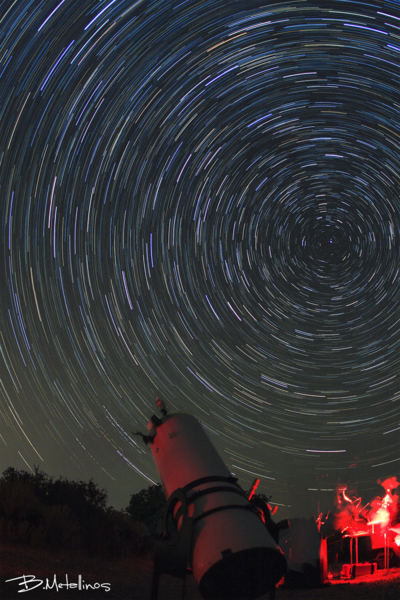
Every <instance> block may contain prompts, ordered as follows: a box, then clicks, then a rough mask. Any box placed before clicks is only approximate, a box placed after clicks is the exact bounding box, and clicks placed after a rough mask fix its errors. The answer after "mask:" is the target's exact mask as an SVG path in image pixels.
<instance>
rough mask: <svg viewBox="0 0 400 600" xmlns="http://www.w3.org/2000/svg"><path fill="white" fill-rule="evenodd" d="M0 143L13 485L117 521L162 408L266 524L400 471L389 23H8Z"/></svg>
mask: <svg viewBox="0 0 400 600" xmlns="http://www.w3.org/2000/svg"><path fill="white" fill-rule="evenodd" d="M0 123H1V130H0V131H1V136H0V190H1V200H0V223H1V249H0V253H1V254H0V265H1V266H0V269H1V271H0V281H1V286H0V306H1V320H0V350H1V356H0V378H1V382H0V397H1V411H2V422H1V446H0V453H1V459H0V466H1V470H2V471H3V470H4V469H5V468H6V467H8V466H10V465H12V466H14V467H16V468H20V469H26V470H29V469H31V468H32V467H33V465H39V466H40V468H41V469H43V470H44V471H45V472H46V473H48V474H50V475H54V476H59V475H64V476H66V477H68V478H71V479H78V478H81V479H83V480H85V481H87V480H89V479H90V478H91V477H93V478H94V479H95V481H96V482H98V483H99V485H100V486H101V487H103V486H104V487H106V488H107V489H108V491H109V502H110V504H112V505H113V506H115V508H122V507H126V506H127V505H128V503H129V497H130V494H131V493H133V492H138V491H139V490H141V489H142V488H144V487H147V486H148V485H150V484H152V483H154V482H158V481H160V478H159V476H158V474H157V471H156V468H155V466H154V463H153V459H152V457H151V454H150V451H149V449H148V448H146V446H145V445H144V444H143V442H142V441H141V439H140V437H138V436H134V435H133V433H132V432H136V431H138V430H141V431H143V432H146V425H147V422H148V420H149V418H150V416H151V415H152V414H153V413H154V412H155V411H156V406H155V398H156V396H160V397H162V398H163V399H164V401H165V403H166V404H167V407H168V408H169V410H170V412H175V411H180V412H188V413H190V414H193V415H194V416H195V417H197V418H198V419H199V420H200V422H201V423H202V424H203V426H204V427H205V429H206V431H207V433H208V435H209V436H210V438H211V440H212V441H213V443H214V444H215V446H216V447H217V449H218V451H219V452H220V454H221V456H222V457H223V459H224V460H225V462H226V464H227V465H228V467H229V469H230V470H231V471H232V472H233V473H235V475H236V476H237V477H238V478H239V483H240V484H241V485H242V487H243V488H244V489H248V488H249V487H250V484H251V483H252V481H253V480H254V478H255V477H259V478H260V479H261V483H260V486H259V491H260V492H263V493H265V494H272V501H273V502H275V503H278V504H279V505H281V508H280V510H279V511H278V513H277V517H279V515H281V517H282V518H284V517H286V516H293V515H300V514H301V513H304V514H313V513H315V512H316V510H317V497H318V496H319V500H320V502H321V504H322V505H323V504H324V503H325V504H326V505H327V506H329V502H330V500H331V499H333V497H334V492H333V491H320V492H318V491H316V490H333V489H334V488H335V484H336V482H337V481H338V478H340V480H341V481H342V482H343V481H344V482H346V481H350V482H357V484H358V486H359V491H360V493H363V494H365V500H366V501H367V500H369V499H370V496H371V494H374V493H375V491H376V489H377V485H376V481H377V479H378V478H381V479H383V478H385V477H387V476H392V475H395V474H397V473H398V468H399V462H398V461H399V458H398V457H399V447H400V443H399V442H400V427H399V402H398V401H399V398H400V385H399V383H400V3H399V1H389V0H388V1H379V0H377V1H375V2H374V1H372V0H371V2H369V3H367V2H360V1H359V2H352V1H347V0H346V1H339V0H337V1H333V2H329V1H327V0H319V1H308V0H291V1H290V2H285V1H283V2H267V1H263V2H261V1H258V0H254V1H253V0H249V1H243V0H238V1H236V0H231V1H229V2H228V1H226V0H210V1H208V2H207V1H205V0H201V1H200V0H186V1H184V2H181V1H177V2H174V1H172V2H168V1H166V0H153V1H147V0H141V1H140V0H139V1H138V2H133V1H132V0H129V1H128V0H112V1H110V0H104V1H97V0H79V1H78V0H62V1H58V0H56V1H52V0H15V1H12V0H10V1H6V2H4V1H3V2H2V3H1V5H0ZM378 488H379V486H378Z"/></svg>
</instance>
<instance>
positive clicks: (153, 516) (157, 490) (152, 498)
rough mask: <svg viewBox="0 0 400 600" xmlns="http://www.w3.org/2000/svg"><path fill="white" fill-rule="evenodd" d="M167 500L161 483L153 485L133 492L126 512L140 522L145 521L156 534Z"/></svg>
mask: <svg viewBox="0 0 400 600" xmlns="http://www.w3.org/2000/svg"><path fill="white" fill-rule="evenodd" d="M166 506H167V500H166V498H165V495H164V491H163V488H162V486H161V485H151V486H150V487H148V488H146V489H143V490H141V491H140V492H138V493H137V494H132V495H131V498H130V501H129V505H128V506H127V508H126V509H125V510H126V512H127V513H128V514H129V515H130V516H131V517H132V519H134V520H135V521H139V522H140V523H144V524H145V525H146V527H147V528H148V530H149V533H151V534H155V532H156V530H157V524H158V521H159V519H160V517H162V515H163V513H164V510H165V507H166Z"/></svg>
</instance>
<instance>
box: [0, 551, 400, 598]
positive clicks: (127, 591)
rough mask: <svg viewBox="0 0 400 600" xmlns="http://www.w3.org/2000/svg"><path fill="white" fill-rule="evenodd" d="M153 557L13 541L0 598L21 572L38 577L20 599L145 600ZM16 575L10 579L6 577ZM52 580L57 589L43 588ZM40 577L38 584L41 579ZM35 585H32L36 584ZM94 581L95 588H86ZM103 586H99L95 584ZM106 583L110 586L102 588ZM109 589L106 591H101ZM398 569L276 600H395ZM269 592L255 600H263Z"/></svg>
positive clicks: (399, 588) (163, 593)
mask: <svg viewBox="0 0 400 600" xmlns="http://www.w3.org/2000/svg"><path fill="white" fill-rule="evenodd" d="M152 570H153V565H152V561H151V560H150V559H149V560H143V559H133V558H131V559H124V560H114V561H106V560H98V559H87V558H82V557H79V556H71V555H68V554H62V553H51V552H48V551H44V550H38V549H35V548H30V547H26V546H21V545H18V544H10V543H6V544H1V546H0V598H1V600H20V599H21V595H20V593H21V592H22V593H24V592H23V591H22V590H23V587H24V586H21V585H19V584H20V583H21V582H22V581H23V580H22V576H23V575H25V576H28V575H32V576H34V577H35V579H36V580H37V581H36V582H33V580H32V579H31V583H30V584H28V588H30V589H27V591H26V594H27V595H26V596H22V598H23V599H24V600H54V599H55V598H57V599H58V600H59V599H60V598H62V597H64V598H65V599H66V600H85V599H86V600H101V599H103V598H108V599H109V600H149V599H150V590H151V580H152ZM66 576H68V583H69V584H71V583H74V584H77V585H78V583H79V576H81V580H80V581H81V587H82V589H80V590H79V589H77V588H66V587H60V584H64V585H65V583H66ZM16 577H19V578H20V579H18V580H15V581H7V580H8V579H12V578H16ZM46 579H47V580H48V582H49V585H53V584H54V582H56V583H57V584H58V586H59V589H58V591H56V589H55V586H54V589H52V590H49V589H43V588H44V586H45V585H46ZM40 581H42V583H40ZM38 583H39V585H38V587H37V588H35V589H33V587H34V586H35V585H36V584H38ZM88 584H91V585H92V586H95V584H97V586H95V587H97V588H98V589H90V588H89V589H86V586H87V585H88ZM101 584H103V587H100V586H101ZM106 584H109V586H106ZM108 587H109V591H106V589H107V588H108ZM181 597H182V580H180V579H177V578H174V577H170V576H167V575H163V576H162V578H161V581H160V587H159V595H158V600H180V598H181ZM399 597H400V569H399V568H397V569H389V570H388V571H381V570H379V571H378V572H377V574H376V575H370V576H368V577H362V578H357V579H354V580H347V581H344V580H339V579H332V580H330V582H329V584H328V585H326V586H325V587H322V588H319V589H312V590H289V589H284V588H283V587H279V588H278V589H277V591H276V600H399ZM267 599H268V595H265V596H262V598H260V599H259V600H267ZM185 600H201V596H200V593H199V591H198V589H197V587H196V585H195V583H194V580H193V578H192V577H191V576H188V577H187V578H186V590H185Z"/></svg>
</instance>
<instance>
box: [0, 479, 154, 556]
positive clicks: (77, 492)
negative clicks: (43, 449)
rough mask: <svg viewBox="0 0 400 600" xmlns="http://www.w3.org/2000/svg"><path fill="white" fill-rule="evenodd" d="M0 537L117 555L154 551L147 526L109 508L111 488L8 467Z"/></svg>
mask: <svg viewBox="0 0 400 600" xmlns="http://www.w3.org/2000/svg"><path fill="white" fill-rule="evenodd" d="M0 536H1V538H2V539H7V540H9V541H12V542H19V543H25V544H30V545H31V546H35V547H43V548H48V549H51V550H61V549H64V550H74V551H75V552H81V553H83V554H85V555H90V556H99V557H104V558H119V557H126V556H129V555H144V554H147V553H148V552H149V551H150V550H151V543H150V542H149V538H148V532H147V530H146V528H145V526H144V525H143V524H141V523H137V522H135V520H133V519H132V518H131V517H130V516H129V514H128V513H127V512H126V511H117V510H115V509H113V508H111V507H107V491H106V490H105V489H99V487H98V486H97V484H96V483H95V482H94V481H93V480H90V481H89V482H84V481H69V480H68V479H66V478H65V477H59V478H58V479H55V478H54V477H50V476H49V475H47V474H46V473H44V471H41V470H40V469H39V468H38V467H35V468H34V472H33V473H29V472H27V471H23V470H20V471H18V470H16V469H14V468H13V467H9V468H8V469H6V470H5V471H4V473H3V476H2V478H1V479H0Z"/></svg>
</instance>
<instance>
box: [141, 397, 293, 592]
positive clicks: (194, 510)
mask: <svg viewBox="0 0 400 600" xmlns="http://www.w3.org/2000/svg"><path fill="white" fill-rule="evenodd" d="M157 404H158V407H159V409H160V411H161V413H162V417H161V418H159V417H158V416H156V415H153V416H152V418H151V420H150V422H149V424H148V430H149V435H147V436H143V439H144V441H145V442H146V443H148V444H149V447H150V449H151V453H152V455H153V458H154V462H155V464H156V467H157V470H158V473H159V475H160V477H161V481H162V484H163V488H164V492H165V495H166V498H167V501H168V505H167V508H166V512H165V515H164V519H163V523H162V526H161V530H162V532H163V534H164V539H162V540H160V541H159V542H158V543H157V545H156V552H155V562H154V572H153V587H152V594H151V598H152V600H156V598H157V592H158V584H159V578H160V575H161V574H162V573H168V574H171V575H175V576H178V577H182V578H183V579H184V578H185V574H186V571H187V568H188V567H191V568H192V572H193V576H194V580H195V582H196V584H197V586H198V588H199V591H200V593H201V595H202V596H203V598H205V599H206V600H254V599H255V598H257V597H259V596H261V595H262V594H264V593H266V592H268V591H271V592H272V590H274V589H275V585H276V584H277V583H278V582H279V580H280V579H281V578H282V576H283V575H284V574H285V572H286V559H285V557H284V554H283V552H282V551H281V550H280V548H279V547H278V545H277V544H276V542H275V541H274V540H273V538H272V537H271V535H270V534H269V532H268V531H267V529H266V527H265V526H264V524H263V522H262V521H261V519H260V518H259V517H258V515H257V512H256V511H255V509H254V507H253V506H252V504H251V503H250V502H249V499H248V497H247V495H246V493H245V492H244V491H243V490H242V488H241V487H240V486H239V485H238V483H237V479H236V478H235V477H233V476H232V475H231V473H230V472H229V470H228V468H227V467H226V465H225V463H224V462H223V460H222V459H221V457H220V456H219V454H218V452H217V451H216V449H215V448H214V446H213V444H212V443H211V441H210V439H209V438H208V436H207V435H206V433H205V431H204V430H203V428H202V426H201V425H200V423H199V422H198V421H197V420H196V419H195V418H194V417H193V416H191V415H187V414H182V413H176V414H167V411H166V409H165V406H164V403H163V402H162V401H161V400H159V399H157ZM171 521H172V523H173V525H172V527H173V532H171V533H169V532H168V523H169V522H171ZM160 533H161V531H160Z"/></svg>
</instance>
